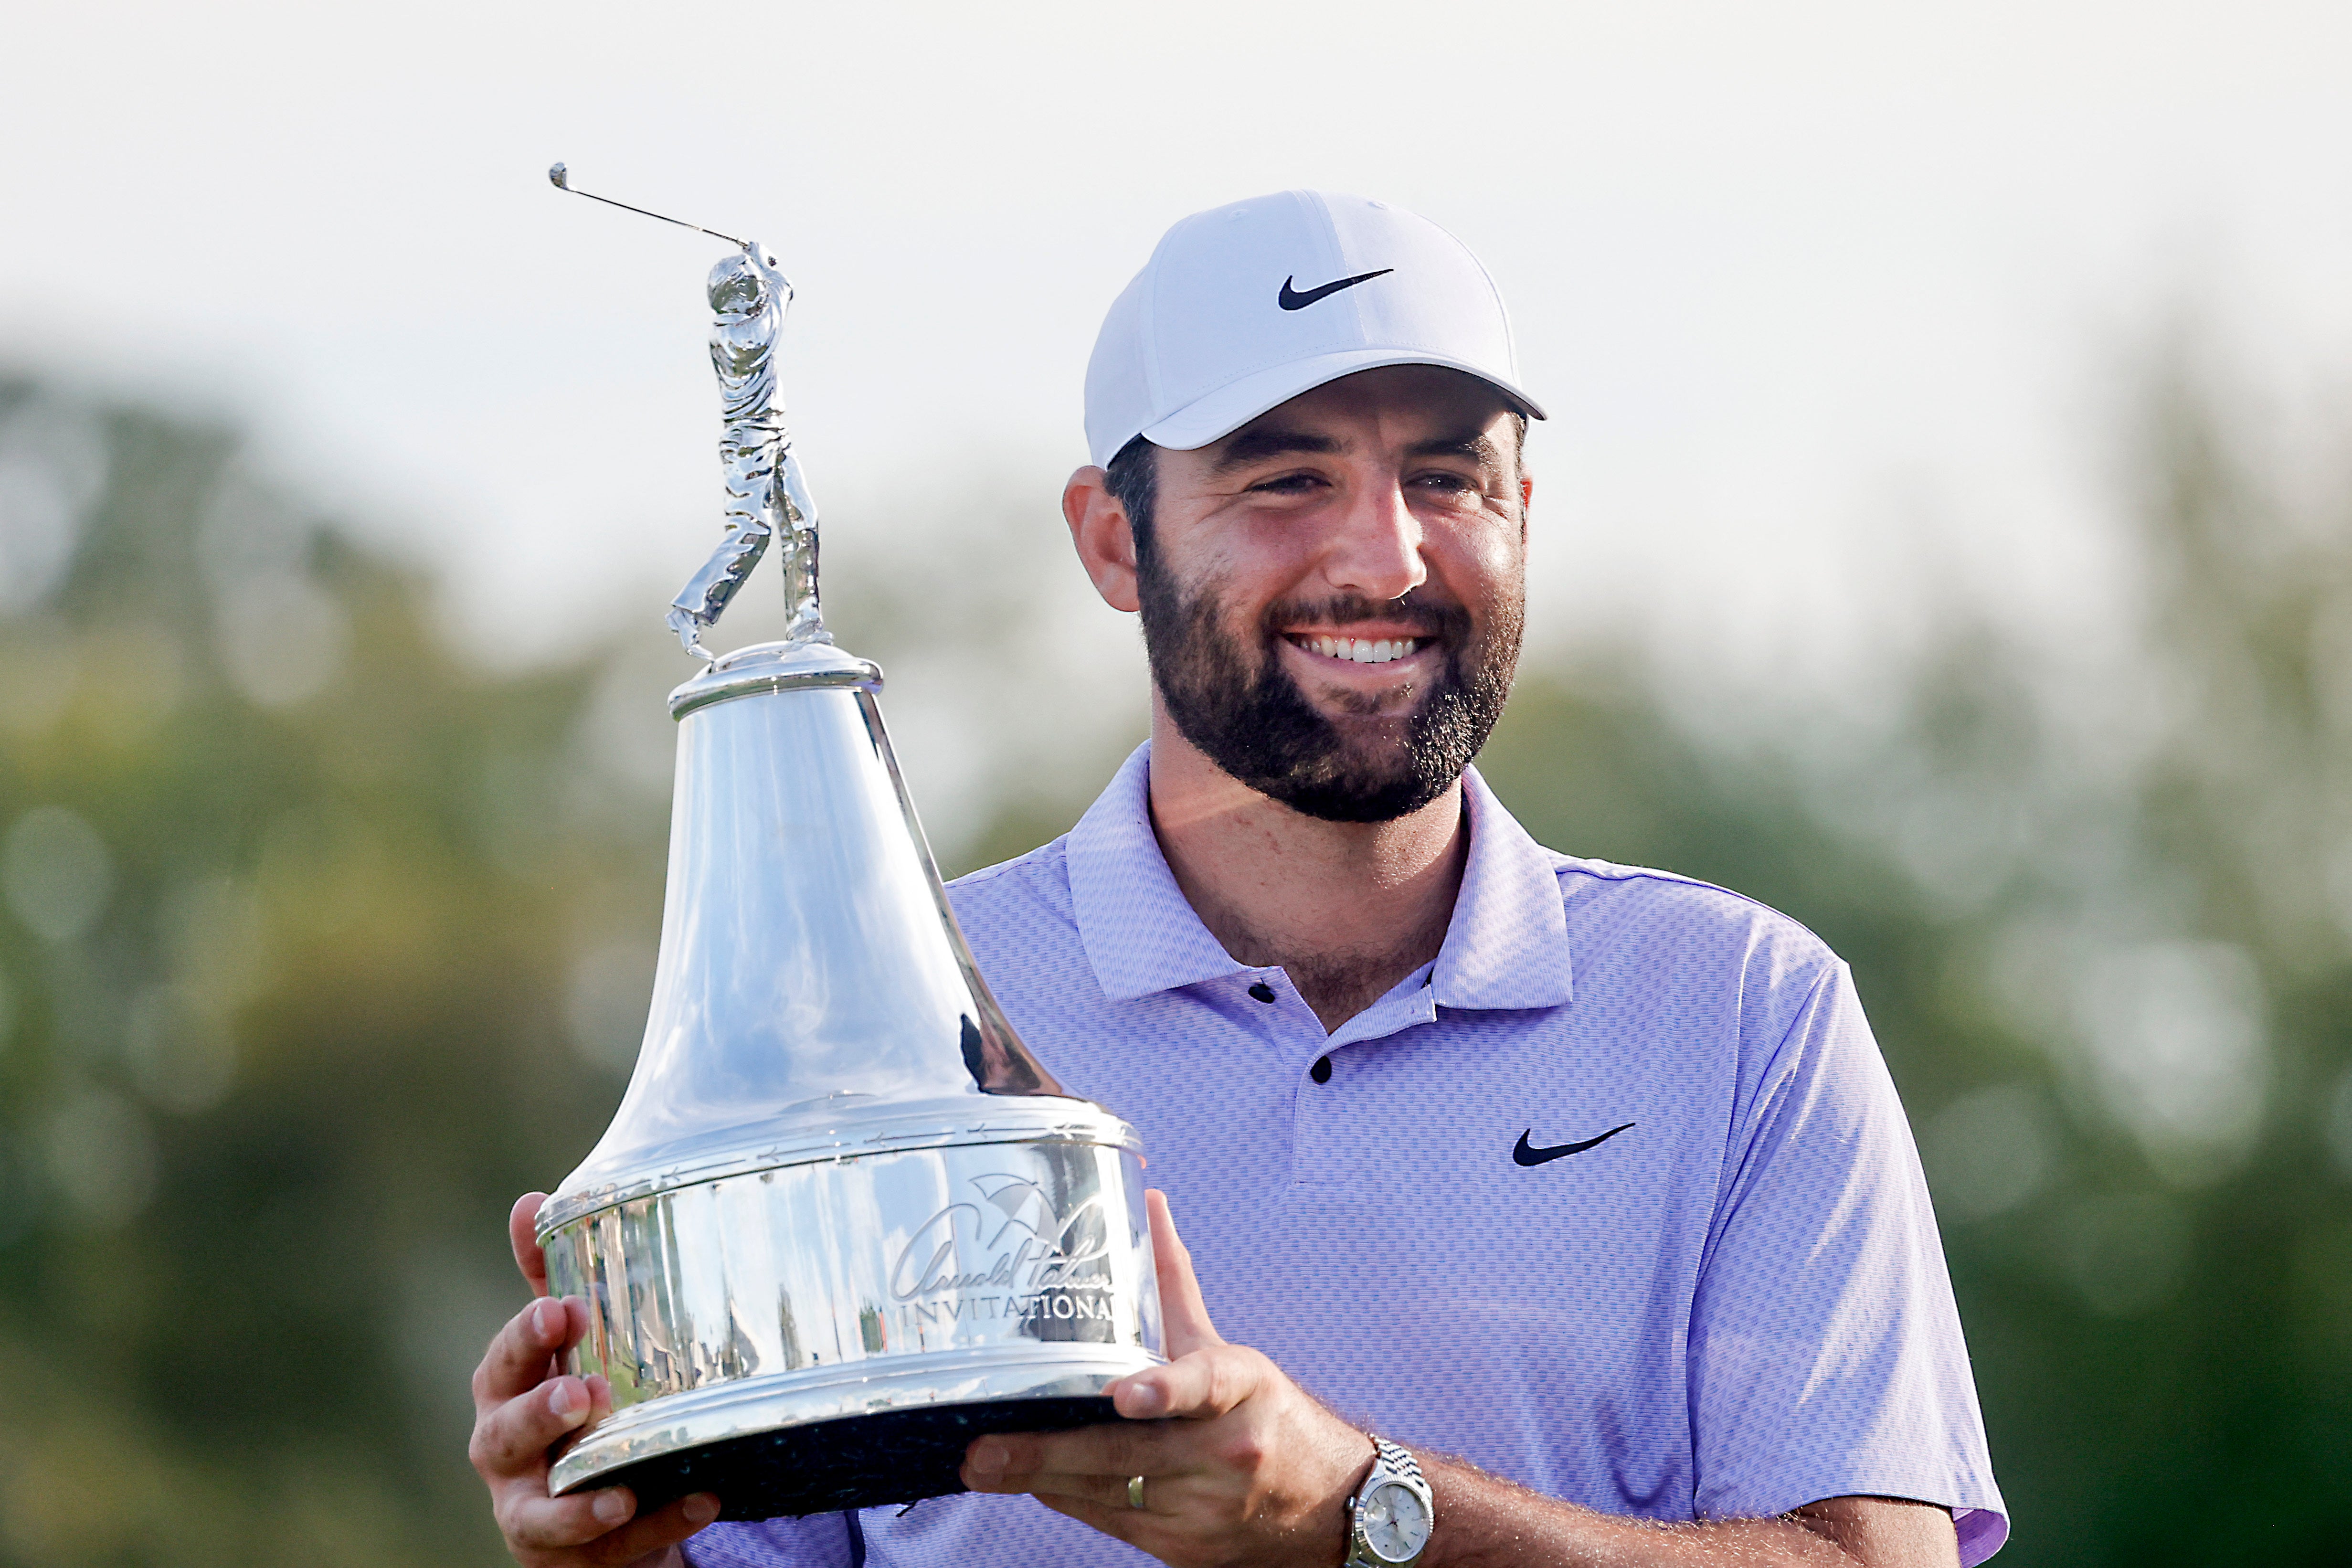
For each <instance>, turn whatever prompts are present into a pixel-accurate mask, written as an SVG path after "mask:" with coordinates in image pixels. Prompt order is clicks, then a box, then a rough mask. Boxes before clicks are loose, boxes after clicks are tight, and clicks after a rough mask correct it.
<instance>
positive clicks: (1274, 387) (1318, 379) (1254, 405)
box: [1140, 349, 1545, 452]
mask: <svg viewBox="0 0 2352 1568" xmlns="http://www.w3.org/2000/svg"><path fill="white" fill-rule="evenodd" d="M1390 364H1433V365H1437V366H1439V367H1441V368H1443V369H1445V370H1458V371H1460V372H1461V373H1462V374H1465V375H1471V376H1475V377H1477V378H1478V379H1479V380H1480V381H1483V382H1485V383H1486V384H1487V385H1489V386H1491V387H1493V388H1494V389H1495V390H1496V391H1497V392H1499V393H1501V394H1502V395H1504V396H1505V397H1507V398H1508V399H1510V401H1511V402H1512V403H1514V404H1516V405H1517V406H1518V408H1519V410H1520V412H1521V413H1523V414H1525V415H1527V416H1528V418H1530V419H1541V418H1543V417H1545V415H1544V411H1543V408H1542V405H1539V404H1538V403H1537V402H1536V400H1535V399H1534V398H1532V397H1529V396H1528V395H1527V394H1526V393H1524V392H1522V391H1520V390H1519V389H1518V388H1517V387H1516V386H1514V385H1512V384H1510V383H1509V382H1507V381H1505V380H1504V379H1503V378H1502V377H1500V376H1498V375H1496V374H1493V373H1492V372H1489V371H1485V370H1481V369H1479V368H1478V367H1477V366H1476V365H1474V364H1465V363H1463V362H1462V361H1460V360H1456V359H1448V358H1447V357H1445V356H1444V354H1433V353H1415V352H1414V351H1412V350H1411V349H1342V350H1340V351H1339V352H1338V353H1328V354H1318V355H1317V356H1316V357H1315V358H1313V359H1302V360H1292V361H1290V362H1288V363H1285V364H1278V365H1276V366H1274V367H1273V368H1272V369H1270V370H1262V371H1259V372H1258V373H1257V374H1255V375H1245V376H1244V377H1242V378H1241V379H1240V380H1239V381H1235V382H1228V383H1227V384H1225V385H1223V386H1221V387H1219V388H1217V389H1216V390H1215V391H1214V392H1211V393H1206V394H1204V395H1202V396H1199V397H1196V398H1194V399H1193V400H1192V402H1190V403H1188V404H1186V405H1184V406H1183V407H1181V408H1180V409H1178V410H1177V411H1176V412H1175V413H1173V414H1171V415H1170V416H1168V417H1167V418H1165V419H1162V420H1161V421H1160V423H1158V424H1157V425H1152V426H1146V427H1145V428H1144V429H1143V430H1142V431H1141V432H1140V434H1141V435H1142V437H1144V439H1145V440H1147V441H1150V443H1151V444H1152V445H1153V446H1155V447H1173V448H1175V449H1176V450H1177V451H1180V452H1189V451H1192V450H1194V449H1195V448H1197V447H1205V446H1207V445H1208V444H1209V443H1210V442H1212V441H1218V440H1223V438H1224V437H1227V436H1230V435H1232V434H1233V433H1234V431H1236V430H1238V429H1240V428H1241V427H1242V426H1244V425H1246V424H1248V423H1249V422H1250V421H1251V420H1253V419H1255V418H1256V417H1257V416H1259V415H1261V414H1264V413H1265V411H1266V410H1268V409H1270V408H1276V407H1279V406H1281V405H1283V404H1286V403H1287V402H1289V401H1290V400H1291V399H1292V398H1294V397H1296V396H1297V395H1299V394H1300V393H1302V392H1312V391H1314V390H1315V389H1316V388H1317V387H1318V386H1322V385H1324V384H1327V383H1329V382H1334V381H1337V380H1339V378H1340V377H1341V376H1343V375H1353V374H1356V373H1357V372H1358V371H1360V370H1378V369H1379V368H1381V366H1382V365H1390Z"/></svg>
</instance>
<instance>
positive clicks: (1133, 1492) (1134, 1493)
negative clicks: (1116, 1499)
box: [1127, 1476, 1143, 1508]
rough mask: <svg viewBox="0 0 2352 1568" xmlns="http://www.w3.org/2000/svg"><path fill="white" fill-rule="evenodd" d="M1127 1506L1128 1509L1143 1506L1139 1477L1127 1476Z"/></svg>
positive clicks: (1141, 1479) (1141, 1483) (1141, 1486)
mask: <svg viewBox="0 0 2352 1568" xmlns="http://www.w3.org/2000/svg"><path fill="white" fill-rule="evenodd" d="M1127 1506H1128V1507H1129V1508H1141V1507H1142V1506H1143V1478H1142V1477H1141V1476H1129V1477H1128V1478H1127Z"/></svg>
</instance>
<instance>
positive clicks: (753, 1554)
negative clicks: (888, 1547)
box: [685, 1513, 866, 1568]
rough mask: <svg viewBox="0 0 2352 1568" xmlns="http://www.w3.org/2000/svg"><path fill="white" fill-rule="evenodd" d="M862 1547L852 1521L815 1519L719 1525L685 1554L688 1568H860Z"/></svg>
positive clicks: (830, 1516)
mask: <svg viewBox="0 0 2352 1568" xmlns="http://www.w3.org/2000/svg"><path fill="white" fill-rule="evenodd" d="M863 1546H864V1542H862V1541H859V1542H855V1543H853V1541H852V1537H851V1533H850V1523H849V1516H848V1515H846V1514H840V1513H813V1514H810V1515H808V1516H807V1517H805V1518H803V1519H771V1520H763V1521H761V1522H759V1523H756V1524H714V1525H711V1526H709V1527H708V1528H707V1529H705V1530H703V1531H700V1532H698V1533H697V1534H695V1535H693V1536H691V1537H689V1538H688V1541H687V1542H686V1549H685V1552H686V1562H687V1568H861V1565H862V1562H863V1559H864V1557H865V1555H866V1554H865V1552H864V1551H863V1550H862V1548H863ZM853 1547H855V1548H856V1549H853Z"/></svg>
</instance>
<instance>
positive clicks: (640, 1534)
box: [499, 1487, 719, 1564]
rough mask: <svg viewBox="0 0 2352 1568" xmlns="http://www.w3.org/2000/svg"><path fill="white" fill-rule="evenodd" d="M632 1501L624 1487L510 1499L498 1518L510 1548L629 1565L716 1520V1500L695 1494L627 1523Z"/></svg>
mask: <svg viewBox="0 0 2352 1568" xmlns="http://www.w3.org/2000/svg"><path fill="white" fill-rule="evenodd" d="M635 1509H636V1499H635V1497H634V1496H633V1495H632V1494H631V1493H630V1491H629V1489H628V1488H626V1487H606V1488H604V1489H600V1490H597V1491H593V1492H577V1493H574V1494H572V1496H569V1497H560V1498H551V1497H535V1498H519V1499H515V1500H512V1501H511V1503H510V1506H509V1508H508V1510H506V1512H505V1514H504V1515H503V1516H502V1517H501V1518H500V1520H499V1524H500V1526H501V1527H502V1528H503V1529H504V1531H506V1536H507V1541H508V1543H509V1545H511V1546H525V1547H535V1548H537V1549H539V1550H541V1551H560V1550H562V1549H563V1548H566V1547H582V1546H584V1547H588V1548H589V1552H588V1556H589V1560H590V1561H591V1562H594V1563H612V1564H621V1563H635V1562H636V1561H638V1560H639V1559H640V1558H643V1557H646V1556H650V1555H651V1554H652V1553H654V1552H659V1551H660V1550H662V1549H663V1548H664V1547H666V1546H674V1545H676V1544H677V1542H681V1541H684V1540H685V1539H686V1538H687V1537H688V1536H689V1535H692V1534H693V1533H694V1532H695V1531H698V1530H700V1529H701V1528H702V1527H703V1526H704V1525H706V1524H709V1522H710V1521H712V1520H714V1519H717V1518H718V1517H719V1499H718V1498H717V1497H716V1496H714V1495H712V1494H711V1493H709V1492H697V1493H695V1494H694V1495H693V1496H691V1497H684V1498H680V1499H678V1500H677V1501H676V1502H674V1503H671V1504H670V1505H669V1506H668V1507H667V1508H664V1509H658V1510H655V1511H654V1512H652V1513H649V1514H647V1515H646V1517H645V1518H643V1519H633V1518H632V1517H631V1515H632V1514H633V1513H634V1512H635Z"/></svg>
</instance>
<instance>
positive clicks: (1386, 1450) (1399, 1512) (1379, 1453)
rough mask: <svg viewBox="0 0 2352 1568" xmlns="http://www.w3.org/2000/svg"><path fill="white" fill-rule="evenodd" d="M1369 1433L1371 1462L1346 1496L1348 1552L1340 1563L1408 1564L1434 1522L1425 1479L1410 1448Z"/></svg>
mask: <svg viewBox="0 0 2352 1568" xmlns="http://www.w3.org/2000/svg"><path fill="white" fill-rule="evenodd" d="M1367 1435H1368V1436H1370V1437H1371V1439H1372V1468H1371V1473H1370V1475H1368V1476H1366V1477H1365V1478H1364V1483H1363V1485H1361V1486H1360V1487H1358V1488H1357V1489H1356V1493H1355V1496H1353V1497H1352V1498H1350V1499H1349V1501H1348V1555H1347V1559H1346V1561H1345V1562H1344V1563H1342V1564H1341V1568H1412V1565H1413V1564H1415V1563H1419V1562H1420V1561H1421V1558H1422V1554H1423V1552H1426V1551H1428V1550H1429V1537H1430V1533H1431V1531H1432V1529H1433V1526H1434V1524H1435V1522H1436V1510H1435V1505H1434V1500H1433V1497H1432V1495H1431V1492H1430V1489H1429V1481H1428V1479H1427V1478H1426V1477H1424V1476H1423V1474H1422V1473H1421V1461H1419V1460H1418V1459H1415V1458H1413V1457H1412V1452H1411V1451H1410V1450H1408V1449H1406V1448H1403V1447H1400V1446H1399V1445H1397V1444H1394V1443H1391V1442H1390V1441H1389V1440H1388V1439H1387V1438H1385V1437H1383V1436H1380V1435H1379V1434H1378V1433H1370V1434H1367ZM1384 1490H1385V1492H1386V1494H1387V1495H1386V1496H1381V1493H1382V1492H1383V1491H1384ZM1401 1493H1402V1494H1403V1495H1402V1496H1400V1495H1399V1494H1401ZM1416 1505H1417V1506H1416ZM1400 1553H1401V1554H1400Z"/></svg>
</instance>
